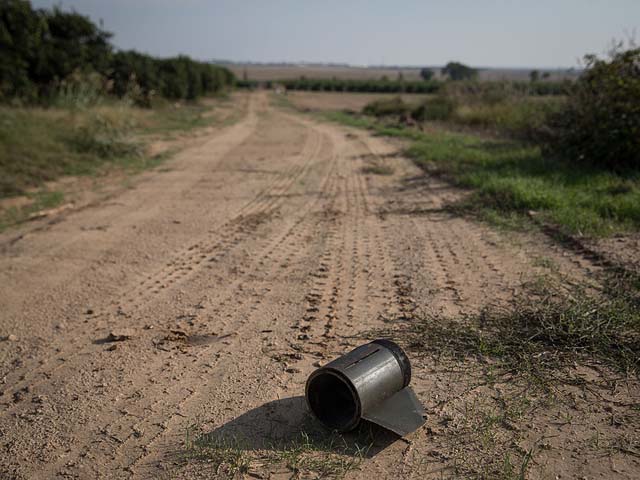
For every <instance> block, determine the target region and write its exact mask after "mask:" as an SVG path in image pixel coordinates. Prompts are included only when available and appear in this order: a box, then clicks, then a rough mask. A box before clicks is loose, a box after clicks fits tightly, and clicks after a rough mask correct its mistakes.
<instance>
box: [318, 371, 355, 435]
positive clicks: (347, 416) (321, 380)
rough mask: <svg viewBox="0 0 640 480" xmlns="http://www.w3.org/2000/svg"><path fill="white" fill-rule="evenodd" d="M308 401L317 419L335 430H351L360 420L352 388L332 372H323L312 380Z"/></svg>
mask: <svg viewBox="0 0 640 480" xmlns="http://www.w3.org/2000/svg"><path fill="white" fill-rule="evenodd" d="M307 400H308V402H309V407H310V408H311V410H312V411H313V413H314V415H315V416H316V418H317V419H318V420H320V421H321V422H322V423H324V424H325V425H326V426H327V427H329V428H331V429H333V430H340V431H346V430H351V429H352V428H354V427H355V426H356V425H357V424H358V422H359V420H360V414H359V412H358V400H357V399H356V398H355V394H354V392H353V390H352V389H351V386H350V385H349V384H348V383H347V382H346V381H345V380H343V379H342V378H340V377H339V376H337V375H335V374H334V373H332V372H330V371H321V372H319V373H318V374H317V375H315V376H314V377H313V378H311V379H310V381H309V384H308V386H307Z"/></svg>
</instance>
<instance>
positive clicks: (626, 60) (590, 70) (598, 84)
mask: <svg viewBox="0 0 640 480" xmlns="http://www.w3.org/2000/svg"><path fill="white" fill-rule="evenodd" d="M585 62H586V69H585V72H584V73H583V75H582V76H581V77H580V79H579V80H578V82H577V84H576V86H575V88H574V89H573V90H572V92H571V93H570V96H569V99H568V101H567V103H566V105H565V107H564V108H563V109H561V111H560V112H559V113H558V114H556V115H553V116H552V118H551V120H550V125H551V134H550V135H549V137H548V139H547V144H548V146H549V147H550V148H551V150H552V151H555V152H558V153H559V154H561V155H562V156H563V157H566V158H567V159H568V160H570V161H573V162H577V163H589V164H592V165H597V166H601V167H605V168H608V169H612V170H624V169H628V168H634V169H638V168H640V48H635V49H631V50H627V51H617V52H614V53H612V54H611V56H610V58H609V59H608V60H602V59H599V58H597V57H596V56H595V55H588V56H587V57H585Z"/></svg>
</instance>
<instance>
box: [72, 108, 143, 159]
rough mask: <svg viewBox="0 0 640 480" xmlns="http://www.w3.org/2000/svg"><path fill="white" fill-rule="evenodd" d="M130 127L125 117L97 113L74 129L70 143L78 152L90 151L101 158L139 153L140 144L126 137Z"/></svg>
mask: <svg viewBox="0 0 640 480" xmlns="http://www.w3.org/2000/svg"><path fill="white" fill-rule="evenodd" d="M131 127H132V125H131V123H130V122H129V121H127V120H126V119H124V120H123V119H122V118H120V117H116V118H111V117H110V116H108V115H102V114H99V113H98V114H95V115H93V116H92V117H91V118H90V119H89V121H88V122H87V123H86V124H84V125H82V126H80V127H78V128H77V129H76V131H75V133H74V135H73V137H72V138H71V141H70V143H71V145H72V146H73V147H74V149H75V150H76V151H78V152H80V153H91V154H94V155H97V156H98V157H100V158H103V159H110V158H116V157H123V156H127V155H140V154H141V153H142V151H141V149H140V146H139V145H137V144H135V143H133V142H131V141H130V140H129V139H128V137H127V131H128V130H129V129H130V128H131Z"/></svg>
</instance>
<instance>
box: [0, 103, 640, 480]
mask: <svg viewBox="0 0 640 480" xmlns="http://www.w3.org/2000/svg"><path fill="white" fill-rule="evenodd" d="M380 98H387V97H381V96H380V95H364V94H334V93H327V94H320V93H298V92H296V93H293V94H288V95H286V96H285V95H276V94H275V93H272V92H266V91H256V92H244V93H237V94H234V95H233V96H232V97H230V98H228V99H214V100H206V102H207V103H205V104H204V105H202V104H201V105H192V106H191V107H189V108H191V110H178V111H177V112H176V111H175V110H168V111H167V112H165V113H163V114H160V113H156V114H155V115H154V113H153V112H154V111H146V113H145V111H139V112H138V113H136V115H138V116H139V117H138V120H137V122H138V123H137V125H138V127H136V128H137V129H136V130H135V131H133V132H132V134H135V135H133V138H136V139H138V140H139V141H144V142H146V145H147V146H146V150H145V151H146V152H147V153H145V155H146V157H144V158H147V157H153V155H154V153H155V154H158V153H161V152H165V155H164V157H163V158H162V162H161V163H160V162H158V163H156V164H152V165H146V166H145V168H140V169H137V170H135V169H134V170H135V171H130V170H127V169H126V168H124V167H122V166H119V165H120V164H119V163H118V162H117V161H116V160H114V159H112V160H109V161H108V162H107V163H104V164H101V165H102V166H103V167H105V168H108V169H116V171H117V172H120V173H117V174H113V173H112V174H107V173H100V174H97V173H96V172H93V171H90V172H82V174H80V173H79V172H72V173H74V174H73V175H72V176H69V175H68V174H67V173H66V172H65V171H63V172H61V173H60V175H61V176H58V177H57V179H56V180H55V182H56V185H58V186H61V187H60V188H63V187H62V186H64V185H66V184H67V182H70V184H72V185H74V187H73V190H76V191H82V190H83V189H84V190H86V189H89V190H91V188H94V187H90V186H87V185H86V184H83V183H82V182H87V181H88V182H89V183H91V182H93V179H95V178H99V179H100V185H101V189H100V192H97V193H95V194H91V195H88V194H86V193H85V194H79V193H78V197H75V198H79V199H78V200H76V201H75V202H72V204H70V205H68V207H67V208H64V209H53V211H47V212H45V213H44V214H43V215H41V216H37V215H36V216H35V217H33V218H31V219H30V220H29V221H24V219H22V220H21V221H19V222H18V223H17V224H12V225H7V226H6V229H5V231H4V232H2V233H0V281H1V282H2V284H3V285H10V288H3V289H0V304H1V305H2V306H3V307H2V312H1V313H0V339H1V340H0V382H1V388H0V432H2V436H1V437H0V445H1V447H2V450H3V455H1V456H0V477H2V478H9V479H28V478H57V477H60V476H63V477H69V478H181V479H200V478H249V477H250V478H371V477H379V478H387V477H394V478H415V479H424V478H427V479H428V478H433V479H440V478H505V479H511V478H513V479H516V478H531V479H538V478H540V479H542V478H558V477H560V478H599V477H602V478H637V476H638V474H639V473H640V440H639V438H638V435H637V432H638V429H639V428H640V415H639V414H638V412H639V408H640V383H639V381H638V374H637V372H638V369H639V368H640V364H639V363H638V358H639V355H638V354H639V350H638V345H640V343H639V338H638V331H640V329H639V325H640V320H639V316H638V306H637V305H638V304H637V302H638V299H637V289H638V285H639V284H640V281H639V280H638V279H639V278H640V275H639V274H638V273H639V270H638V263H637V261H638V258H637V251H638V241H639V238H638V235H637V227H638V225H637V224H635V223H634V221H632V220H629V221H616V222H609V223H607V225H606V228H604V232H602V231H600V230H598V232H599V235H604V236H603V237H602V238H601V237H599V236H598V235H594V236H588V237H585V236H583V235H581V234H579V233H576V230H575V229H572V228H571V226H570V224H569V223H568V222H569V220H567V219H565V217H554V216H553V215H552V213H553V212H555V210H553V209H552V208H550V207H548V206H546V207H545V205H542V204H541V205H539V207H538V209H537V210H536V211H532V212H529V213H526V210H527V209H525V210H524V211H525V213H524V214H521V213H517V212H516V211H515V210H514V209H513V208H511V207H513V203H509V202H514V198H515V199H517V198H518V197H517V196H516V197H509V196H504V197H503V200H504V203H505V205H506V206H507V207H509V205H511V207H509V208H497V207H496V206H495V205H494V206H493V208H489V207H488V206H487V205H488V204H487V203H486V202H487V198H492V197H490V195H489V193H490V192H494V193H495V192H496V191H499V189H498V187H500V186H501V185H502V187H504V188H507V187H509V188H515V187H514V185H515V184H516V183H517V182H515V180H514V182H515V183H511V184H509V183H508V182H507V187H505V185H504V184H500V185H498V184H496V181H495V178H493V177H490V176H489V173H490V172H496V171H498V172H502V173H503V175H502V178H511V179H513V178H516V177H517V175H520V177H518V178H519V180H518V181H519V182H525V181H529V178H528V177H527V175H526V174H527V171H526V170H522V169H520V168H519V167H518V165H521V164H517V163H514V162H518V161H525V162H526V161H531V162H533V164H535V162H537V161H540V160H539V158H540V157H539V156H540V155H541V154H540V152H538V151H536V150H535V148H533V147H531V146H528V145H526V144H521V143H518V142H516V141H513V140H508V139H505V138H503V137H500V136H499V135H497V134H496V133H495V132H493V133H492V132H487V130H486V129H483V128H479V127H477V126H475V127H474V126H470V125H466V126H462V125H455V124H448V123H447V122H426V123H425V124H423V125H421V126H419V127H415V126H407V125H404V124H402V123H398V122H397V121H396V120H393V121H380V120H376V119H374V118H372V117H368V116H362V115H359V114H348V113H345V112H344V111H345V110H351V111H357V110H359V109H361V108H362V106H364V104H365V103H368V102H370V101H372V100H377V99H380ZM428 98H430V97H428ZM406 100H407V101H408V102H409V103H412V104H413V102H419V101H420V100H422V98H418V97H409V96H408V97H407V98H406ZM181 108H183V107H181ZM20 112H21V110H20V109H18V110H16V111H5V112H4V115H9V114H11V115H18V114H20ZM32 113H33V112H32ZM36 114H37V115H41V113H40V112H36ZM50 115H55V112H48V113H47V114H46V115H45V116H44V118H45V120H46V119H47V118H48V116H50ZM131 115H133V113H131ZM210 116H211V117H210ZM181 126H182V127H184V128H180V127H181ZM34 128H35V127H34ZM460 128H465V129H466V130H465V131H464V132H461V131H460ZM474 129H475V130H474ZM19 145H20V148H22V149H23V150H20V151H23V152H24V151H26V150H24V149H25V148H27V147H29V148H36V147H35V146H33V145H32V146H28V145H27V146H25V145H24V144H19ZM31 155H33V154H31ZM59 155H61V156H64V155H65V154H64V152H62V153H60V154H59ZM523 159H524V160H523ZM543 167H544V168H543V170H544V169H547V170H548V171H549V172H552V171H553V170H549V169H550V168H551V169H553V168H555V167H553V166H552V165H551V166H550V165H543ZM120 168H124V170H118V169H120ZM110 171H112V172H113V170H110ZM529 173H531V172H529ZM96 175H99V176H98V177H96ZM29 178H33V177H29ZM599 181H600V182H605V180H602V179H601V180H599ZM74 182H75V183H74ZM78 182H80V183H78ZM487 182H489V183H491V182H493V183H494V186H493V190H490V189H488V187H487V185H488V183H487ZM538 182H540V183H539V184H538V185H539V188H538V189H531V188H530V186H526V185H525V186H524V187H523V188H522V189H521V190H518V192H520V194H521V195H522V199H520V200H519V201H528V200H531V198H534V199H535V198H536V197H535V195H534V194H535V193H536V192H538V193H540V194H542V193H544V194H545V195H547V196H550V198H551V197H553V195H555V194H556V193H554V192H557V191H558V190H557V189H558V188H559V187H558V184H552V183H551V184H548V185H550V186H547V184H546V183H545V182H560V183H562V177H558V176H557V175H554V174H552V173H549V174H548V175H546V176H544V175H543V176H541V177H540V178H539V179H538ZM607 182H609V183H606V182H605V183H606V186H607V187H608V188H609V187H610V188H611V191H610V192H609V193H611V192H613V193H612V195H613V196H615V197H616V198H622V197H624V196H625V195H635V193H634V192H635V188H636V187H635V185H634V184H631V183H629V184H625V185H622V186H620V185H614V184H613V183H612V182H613V180H611V179H609V180H607ZM605 183H602V185H604V184H605ZM586 185H591V183H589V182H586ZM613 187H615V188H613ZM622 187H624V188H622ZM26 188H27V190H28V191H29V192H30V190H29V188H32V187H26ZM34 188H37V186H36V187H34ZM547 188H548V190H545V189H547ZM563 188H571V189H573V190H571V192H572V194H571V195H573V196H574V197H580V195H582V193H581V192H583V191H585V190H588V188H587V189H585V188H584V187H583V186H581V185H580V184H572V185H565V186H564V187H563ZM614 190H615V192H614ZM53 191H57V190H53ZM514 191H515V190H514ZM616 192H617V193H616ZM527 193H529V194H531V195H529V196H526V195H525V194H527ZM600 194H601V195H608V193H606V192H605V191H603V192H600ZM532 195H533V197H532ZM571 195H569V194H562V195H560V197H562V199H566V198H569V197H571ZM621 196H622V197H621ZM11 198H13V199H15V198H20V197H15V196H14V197H11ZM81 198H84V199H85V200H81ZM553 198H555V197H553ZM588 198H591V197H588ZM602 198H608V197H604V196H603V197H602ZM44 200H47V199H46V198H45V199H44ZM538 200H539V198H538ZM5 201H9V200H5ZM49 201H50V202H53V203H55V201H56V199H53V200H51V199H49ZM563 201H564V200H563ZM45 203H47V202H45ZM565 203H566V202H565ZM632 203H633V202H632ZM58 204H59V203H58ZM581 205H582V207H583V208H585V209H587V210H589V209H596V210H597V208H596V207H595V206H589V204H588V202H587V203H584V202H583V203H582V204H581ZM560 206H562V205H560ZM564 206H565V207H567V206H566V205H564ZM567 208H573V207H571V205H569V207H567ZM630 208H632V207H630ZM521 210H522V209H521ZM589 211H590V210H589ZM550 212H551V213H550ZM568 217H569V219H570V218H571V215H568ZM563 222H564V223H563ZM565 227H566V228H565ZM379 337H388V338H393V339H395V340H396V341H398V342H399V343H400V344H401V345H402V346H403V347H404V348H405V349H406V350H407V352H408V354H409V356H410V358H411V361H412V368H413V375H412V378H413V379H412V386H413V388H414V390H415V392H416V394H417V396H418V398H419V400H420V401H421V402H422V403H423V405H424V406H425V409H426V424H425V425H424V427H422V428H420V429H418V430H417V431H416V432H414V433H412V434H410V435H409V436H407V437H406V438H405V439H400V438H398V437H396V436H395V435H392V434H391V433H389V432H388V431H385V430H384V429H382V428H379V427H376V426H375V425H373V424H369V423H366V422H365V423H364V424H362V425H361V426H360V427H359V428H358V429H357V430H356V431H354V432H352V433H349V434H344V435H342V434H338V433H332V432H330V431H328V430H325V429H324V428H322V427H321V426H320V425H319V424H318V422H317V421H315V420H314V419H313V418H312V417H311V416H310V414H309V412H308V410H307V408H306V405H305V403H304V398H303V395H304V386H305V381H306V379H307V377H308V375H309V374H310V373H311V372H312V371H313V370H315V369H316V368H317V367H318V366H319V365H323V364H326V363H327V362H328V361H330V360H331V359H333V358H335V357H336V356H338V355H341V354H343V353H345V352H347V351H349V350H350V349H351V348H354V347H355V346H357V345H360V344H362V343H364V342H366V341H369V340H372V339H375V338H379Z"/></svg>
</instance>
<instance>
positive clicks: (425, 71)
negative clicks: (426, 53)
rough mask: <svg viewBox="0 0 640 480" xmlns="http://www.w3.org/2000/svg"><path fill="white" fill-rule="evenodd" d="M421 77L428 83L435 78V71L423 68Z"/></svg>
mask: <svg viewBox="0 0 640 480" xmlns="http://www.w3.org/2000/svg"><path fill="white" fill-rule="evenodd" d="M420 76H421V77H422V79H423V80H424V81H425V82H427V81H429V80H431V79H432V78H433V70H431V69H430V68H423V69H421V70H420Z"/></svg>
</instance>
